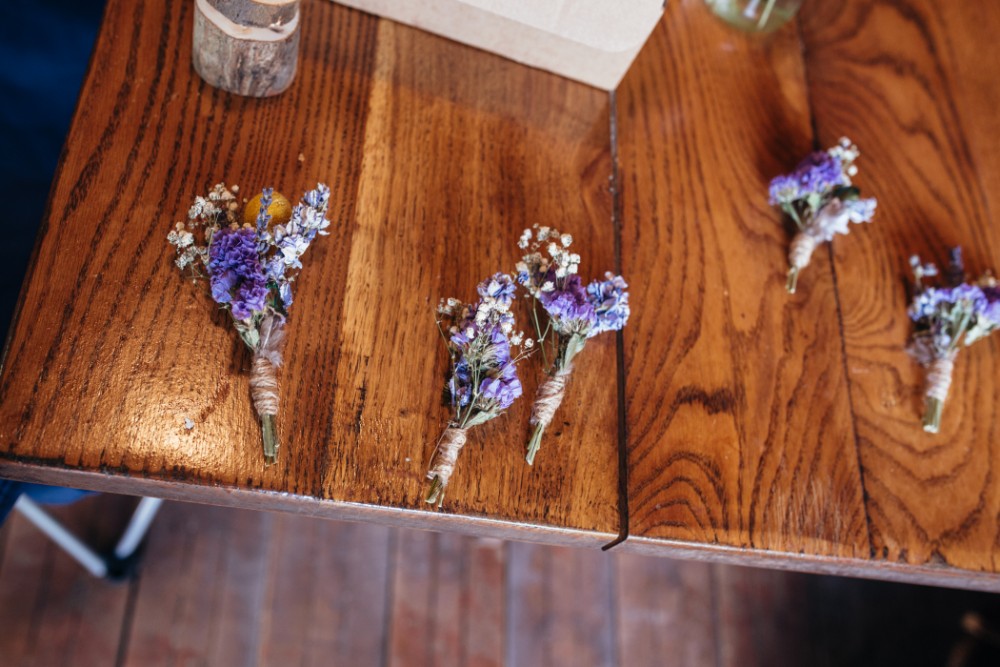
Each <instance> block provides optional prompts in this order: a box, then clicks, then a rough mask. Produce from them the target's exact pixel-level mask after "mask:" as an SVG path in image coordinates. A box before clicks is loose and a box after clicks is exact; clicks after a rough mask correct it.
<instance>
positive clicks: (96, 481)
mask: <svg viewBox="0 0 1000 667" xmlns="http://www.w3.org/2000/svg"><path fill="white" fill-rule="evenodd" d="M0 477H3V478H5V479H11V480H16V481H20V482H30V483H36V484H50V485H57V486H67V487H71V488H77V489H83V490H87V491H97V492H106V493H118V494H122V495H132V496H151V497H156V498H162V499H164V500H174V501H180V502H191V503H199V504H205V505H217V506H221V507H233V508H237V509H249V510H256V511H275V512H286V513H290V514H300V515H305V516H311V517H316V518H320V519H330V520H336V521H353V522H369V523H377V524H382V525H386V526H391V527H394V528H411V529H417V530H433V531H447V532H454V533H460V534H463V535H470V536H473V537H480V538H497V539H502V540H515V541H519V542H537V543H542V544H549V545H555V546H573V547H588V548H605V547H606V546H607V545H608V544H610V543H612V542H613V541H615V540H616V539H617V538H618V535H617V534H616V533H611V532H601V531H596V530H594V531H592V530H585V529H580V528H564V527H560V526H554V525H549V524H534V523H527V522H518V521H513V520H506V519H495V518H489V517H482V516H474V515H468V514H452V513H448V512H439V511H433V510H421V509H410V508H403V507H387V506H381V505H373V504H369V503H360V502H352V501H344V500H332V499H326V498H317V497H314V496H306V495H299V494H294V493H289V492H285V491H270V490H266V489H246V488H240V487H234V486H226V485H222V484H217V485H205V484H191V483H183V482H172V481H168V480H162V479H157V478H153V477H129V476H126V475H120V474H115V473H112V472H105V471H93V470H81V469H74V468H68V467H60V468H57V467H54V466H53V462H51V461H49V462H47V465H46V466H41V465H37V464H34V463H26V462H23V461H16V460H11V459H6V458H3V457H0Z"/></svg>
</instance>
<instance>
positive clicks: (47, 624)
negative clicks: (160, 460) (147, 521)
mask: <svg viewBox="0 0 1000 667" xmlns="http://www.w3.org/2000/svg"><path fill="white" fill-rule="evenodd" d="M123 501H124V502H123ZM132 504H134V503H131V502H130V500H129V499H123V498H108V497H100V498H91V499H87V500H82V501H80V502H78V503H77V504H75V505H73V506H69V507H56V508H46V510H47V511H50V512H51V514H52V515H53V516H55V517H56V518H57V520H59V521H61V522H63V524H64V525H65V526H66V527H67V528H68V529H69V530H70V531H72V532H74V533H75V534H76V535H78V536H79V537H80V538H81V539H83V540H85V541H86V542H87V543H88V544H91V545H95V546H97V547H98V548H102V549H103V548H106V547H108V546H109V545H110V544H113V539H114V536H116V535H117V533H118V531H120V530H121V528H122V526H123V525H124V524H123V521H122V519H123V516H122V510H123V509H124V510H125V511H127V510H128V509H130V505H132ZM4 530H5V531H8V532H7V544H6V548H5V550H4V556H3V560H2V562H0V627H3V632H0V656H3V660H2V661H3V664H4V665H9V666H10V667H15V666H22V665H23V666H28V665H38V666H42V665H57V664H64V663H65V660H66V657H67V656H72V657H73V660H74V661H75V664H92V665H111V664H114V662H115V658H116V655H117V651H118V643H119V639H120V637H121V634H122V623H123V621H124V618H125V609H126V602H127V599H128V594H129V586H128V585H127V584H117V585H115V584H109V583H108V582H106V581H102V580H99V579H95V578H94V577H92V576H91V575H90V574H89V573H87V572H86V571H85V570H84V569H83V568H81V567H80V566H79V565H78V564H77V563H76V561H74V560H72V559H71V558H70V556H69V555H67V554H66V553H65V552H63V551H61V550H60V549H59V547H57V546H56V545H55V544H54V543H53V542H51V541H50V540H49V539H48V538H47V537H45V535H44V534H42V533H41V532H40V531H39V530H38V529H37V528H35V527H34V526H33V525H31V524H30V523H29V522H28V521H27V520H26V519H24V518H22V517H21V516H20V515H18V514H16V513H15V514H12V515H11V516H10V517H9V519H8V525H7V526H5V528H4ZM95 609H99V610H100V613H94V610H95Z"/></svg>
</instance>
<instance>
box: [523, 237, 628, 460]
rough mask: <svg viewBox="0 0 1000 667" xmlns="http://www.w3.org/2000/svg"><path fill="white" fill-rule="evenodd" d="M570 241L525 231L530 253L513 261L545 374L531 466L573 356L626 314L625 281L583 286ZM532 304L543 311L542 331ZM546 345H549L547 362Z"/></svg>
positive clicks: (610, 277)
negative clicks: (529, 302)
mask: <svg viewBox="0 0 1000 667" xmlns="http://www.w3.org/2000/svg"><path fill="white" fill-rule="evenodd" d="M572 244H573V237H572V236H570V235H569V234H561V233H559V231H558V230H555V229H552V228H550V227H539V226H538V225H535V226H534V227H532V228H531V229H526V230H524V233H523V234H522V235H521V239H520V241H519V242H518V246H519V247H520V248H521V249H522V250H527V251H528V253H527V254H526V255H524V256H523V257H522V258H521V261H520V262H518V264H517V267H516V268H517V281H518V282H519V283H521V284H522V285H523V286H524V287H525V289H526V290H527V292H528V296H529V297H531V298H532V299H534V303H533V305H532V316H533V321H534V324H535V329H536V333H537V334H538V341H539V347H540V348H541V349H542V355H543V357H544V361H545V365H546V366H547V373H548V376H549V377H548V378H546V380H545V381H544V382H543V383H542V384H541V386H539V388H538V393H537V395H536V398H535V402H534V404H533V406H532V411H531V420H530V423H531V424H533V425H534V426H535V429H534V431H533V432H532V435H531V438H530V439H529V441H528V451H527V455H526V457H525V459H526V460H527V462H528V464H529V465H534V462H535V456H536V455H537V454H538V450H539V448H540V447H541V445H542V435H543V434H544V433H545V429H546V427H547V426H548V425H549V424H550V423H552V419H553V417H554V416H555V413H556V411H557V410H558V409H559V406H560V404H561V403H562V400H563V397H564V395H565V392H566V385H567V383H568V382H569V377H570V375H571V374H572V372H573V359H574V358H575V357H576V355H578V354H579V353H580V352H581V351H582V350H583V348H584V346H585V345H586V343H587V340H588V339H590V338H593V337H594V336H596V335H598V334H601V333H604V332H606V331H618V330H620V329H621V328H622V327H624V326H625V323H626V322H628V317H629V313H630V310H629V304H628V292H627V291H626V290H627V288H628V285H627V284H626V283H625V280H624V279H623V278H622V277H621V276H616V275H614V274H612V273H610V272H609V273H606V274H605V279H604V280H602V281H599V280H595V281H593V282H591V283H590V284H589V285H586V286H585V285H584V284H583V281H582V280H581V279H580V276H579V275H578V271H579V266H580V256H579V255H577V254H575V253H572V252H570V250H569V248H570V246H571V245H572ZM543 247H544V248H545V253H544V254H543V253H542V251H541V249H542V248H543ZM536 305H541V307H542V310H543V311H544V313H545V316H546V317H545V321H546V324H545V328H544V329H543V328H542V326H541V321H540V319H539V317H538V310H537V308H536V307H535V306H536ZM546 343H548V345H549V347H550V348H551V353H552V364H551V365H549V355H548V352H547V351H546Z"/></svg>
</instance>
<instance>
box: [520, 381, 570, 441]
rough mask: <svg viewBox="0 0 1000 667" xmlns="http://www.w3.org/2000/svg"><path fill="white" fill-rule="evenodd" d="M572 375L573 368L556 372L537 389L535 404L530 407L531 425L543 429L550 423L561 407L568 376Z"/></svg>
mask: <svg viewBox="0 0 1000 667" xmlns="http://www.w3.org/2000/svg"><path fill="white" fill-rule="evenodd" d="M572 373H573V367H572V366H570V367H569V368H563V369H560V370H557V371H556V372H555V373H553V374H552V375H550V376H549V378H548V379H547V380H546V381H545V382H543V383H542V385H541V386H540V387H539V388H538V394H536V397H535V404H534V405H533V406H532V407H531V419H530V420H529V423H530V424H532V425H540V426H541V427H542V428H543V429H544V428H545V427H546V426H548V425H549V424H551V423H552V418H553V417H555V414H556V410H558V409H559V406H560V405H562V402H563V397H564V396H565V395H566V384H567V383H568V382H569V376H570V375H571V374H572Z"/></svg>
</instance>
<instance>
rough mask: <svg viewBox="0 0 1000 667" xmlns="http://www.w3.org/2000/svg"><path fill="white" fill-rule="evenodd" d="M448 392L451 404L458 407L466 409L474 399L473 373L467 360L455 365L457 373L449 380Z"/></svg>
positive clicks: (461, 360)
mask: <svg viewBox="0 0 1000 667" xmlns="http://www.w3.org/2000/svg"><path fill="white" fill-rule="evenodd" d="M448 391H449V392H450V393H451V403H452V405H454V406H456V407H459V408H464V407H465V406H466V405H468V404H469V401H470V400H471V399H472V371H471V369H470V368H469V363H468V362H467V361H466V360H465V359H460V360H459V361H458V363H456V364H455V371H454V372H453V373H452V374H451V378H450V379H449V380H448Z"/></svg>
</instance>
